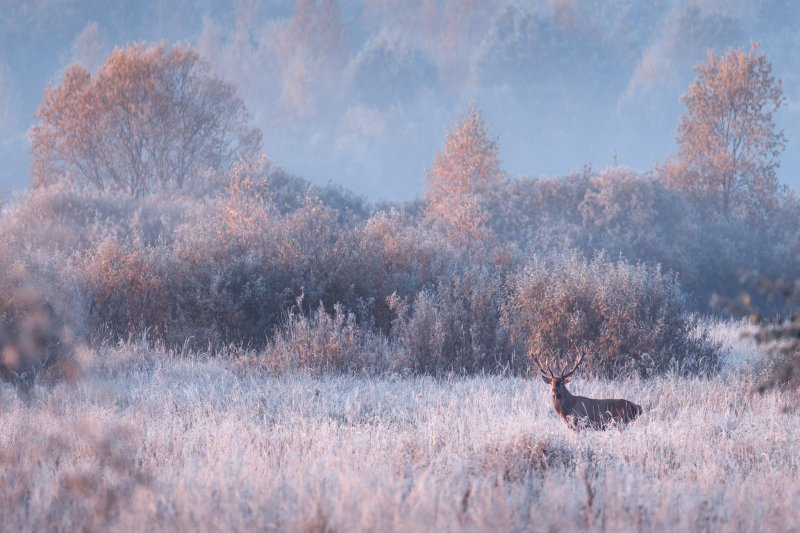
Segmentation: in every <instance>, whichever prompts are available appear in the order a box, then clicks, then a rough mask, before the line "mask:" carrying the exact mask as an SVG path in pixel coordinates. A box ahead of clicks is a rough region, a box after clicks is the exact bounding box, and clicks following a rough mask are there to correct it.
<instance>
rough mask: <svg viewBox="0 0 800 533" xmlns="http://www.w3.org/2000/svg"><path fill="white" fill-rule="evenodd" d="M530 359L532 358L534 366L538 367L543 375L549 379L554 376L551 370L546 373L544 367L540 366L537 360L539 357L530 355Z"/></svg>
mask: <svg viewBox="0 0 800 533" xmlns="http://www.w3.org/2000/svg"><path fill="white" fill-rule="evenodd" d="M531 359H533V362H534V363H536V366H538V367H539V372H541V373H542V375H543V376H544V377H546V378H550V379H553V378H554V376H553V372H550V374H549V375H548V373H547V372H546V371H545V369H544V367H543V366H542V363H540V362H539V358H538V357H532V358H531ZM549 370H550V369H548V371H549Z"/></svg>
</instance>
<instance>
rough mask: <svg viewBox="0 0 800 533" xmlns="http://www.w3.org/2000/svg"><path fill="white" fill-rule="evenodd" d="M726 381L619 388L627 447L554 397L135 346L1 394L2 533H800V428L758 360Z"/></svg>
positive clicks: (590, 384) (739, 345) (736, 345)
mask: <svg viewBox="0 0 800 533" xmlns="http://www.w3.org/2000/svg"><path fill="white" fill-rule="evenodd" d="M741 329H742V327H741V326H737V325H725V324H722V325H718V326H716V327H715V328H714V330H713V333H714V335H715V336H716V338H717V339H718V340H720V341H722V342H724V343H726V344H727V345H728V355H727V356H726V357H727V359H726V362H725V365H724V367H723V370H722V372H721V373H720V374H718V375H716V376H713V377H711V378H707V379H706V378H691V379H686V378H683V377H679V376H675V375H666V376H661V377H657V378H653V379H646V380H638V379H633V380H627V381H604V380H596V379H587V378H585V377H584V376H581V375H580V373H579V374H577V375H576V379H575V380H574V382H573V384H572V385H571V390H572V392H573V393H576V394H581V395H586V396H593V397H624V398H628V399H630V400H633V401H635V402H636V403H638V404H640V405H642V406H643V407H644V410H645V412H644V414H643V415H642V417H641V418H639V419H638V420H636V421H635V422H634V423H633V424H631V425H630V426H629V427H628V428H626V429H624V430H617V429H614V430H610V431H606V432H595V431H585V432H581V433H576V432H573V431H571V430H569V429H567V427H566V425H565V424H564V423H563V421H562V420H561V419H559V418H558V417H557V416H556V414H555V413H554V412H553V409H552V407H551V405H550V403H549V400H548V397H547V388H546V386H545V385H544V384H543V383H541V381H540V380H538V379H522V378H513V377H497V376H486V377H481V376H479V377H467V378H462V377H452V378H447V379H433V378H428V377H404V376H391V375H388V376H381V377H371V376H314V375H310V374H303V373H292V374H288V375H278V376H276V375H269V374H265V373H264V372H263V371H259V370H253V369H252V367H251V366H247V365H243V364H242V363H241V360H238V359H236V358H233V357H215V358H209V357H205V356H203V355H189V356H187V355H176V354H171V353H168V352H164V351H161V350H155V349H152V348H147V347H146V346H145V345H144V344H141V343H140V344H136V343H133V344H126V345H121V346H114V347H106V348H103V349H97V350H93V351H91V352H89V353H87V354H86V359H87V361H86V363H85V371H84V374H83V376H82V378H81V379H79V380H78V381H77V382H76V383H73V384H69V383H60V384H56V385H37V386H36V387H35V388H34V390H33V393H32V396H31V398H30V399H29V400H27V401H23V400H21V399H20V398H19V397H18V396H17V394H16V393H15V391H14V390H13V388H11V387H10V386H8V385H2V386H0V524H2V526H0V529H3V530H7V531H44V530H62V531H75V530H81V529H90V530H94V529H113V530H115V531H125V530H182V531H188V530H201V531H202V530H227V531H246V530H260V531H264V530H272V529H275V530H286V531H367V530H369V531H431V530H438V531H452V530H467V531H470V530H472V531H485V530H491V531H519V530H543V531H571V530H579V529H588V530H605V531H629V530H643V531H697V530H713V531H717V530H721V531H792V530H798V529H800V447H798V445H797V443H798V441H800V415H798V412H797V411H796V410H795V409H793V398H791V397H790V396H789V394H790V393H786V392H781V391H772V392H769V393H767V394H765V395H763V396H761V395H758V394H752V393H751V388H752V387H753V384H754V383H755V382H756V381H757V380H758V371H759V370H758V369H759V368H760V367H761V363H760V360H759V359H760V357H761V356H760V355H759V354H758V353H757V350H756V348H755V346H754V345H751V344H749V343H747V342H745V341H741V340H739V339H738V335H739V334H740V331H741Z"/></svg>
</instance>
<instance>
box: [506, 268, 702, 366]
mask: <svg viewBox="0 0 800 533" xmlns="http://www.w3.org/2000/svg"><path fill="white" fill-rule="evenodd" d="M510 292H511V294H510V297H509V300H508V302H507V303H506V306H505V308H504V310H503V318H504V324H505V326H506V327H507V328H508V330H509V333H510V335H511V337H512V339H513V341H514V345H515V346H516V348H517V350H519V351H523V350H525V349H527V350H528V351H529V353H530V354H531V355H532V356H534V357H541V358H546V357H561V358H566V357H570V356H574V355H575V353H574V352H575V351H576V350H583V351H585V352H586V353H587V356H586V362H585V363H584V365H583V366H582V369H584V370H586V371H588V372H591V373H595V374H602V375H616V374H627V373H631V372H639V373H643V374H649V373H653V372H663V371H666V370H668V369H670V368H678V369H683V370H687V371H689V370H699V369H711V368H714V367H715V366H716V364H717V349H716V347H715V346H714V345H713V344H712V343H711V342H710V341H709V340H708V337H707V335H706V334H705V333H702V332H701V333H700V334H698V333H697V331H698V329H697V323H696V319H694V318H693V317H692V316H690V315H689V314H688V313H687V312H686V310H685V304H684V295H683V293H682V292H681V290H680V287H679V285H678V283H677V281H676V279H675V276H674V275H671V274H664V273H662V272H661V270H660V269H659V268H657V267H648V266H644V265H641V264H639V265H630V264H627V263H625V262H622V261H617V262H614V261H610V260H608V259H607V258H606V257H605V256H604V255H599V256H597V257H596V258H595V259H593V260H591V261H585V260H583V259H581V258H579V257H578V256H577V255H575V254H557V255H552V256H545V257H542V256H533V257H532V258H531V259H530V261H529V262H528V264H527V265H526V266H525V268H524V269H523V270H522V271H521V272H519V273H517V274H516V275H515V276H514V277H513V279H512V281H511V283H510ZM643 354H647V355H643ZM561 362H562V363H563V364H566V361H561ZM554 370H555V369H554Z"/></svg>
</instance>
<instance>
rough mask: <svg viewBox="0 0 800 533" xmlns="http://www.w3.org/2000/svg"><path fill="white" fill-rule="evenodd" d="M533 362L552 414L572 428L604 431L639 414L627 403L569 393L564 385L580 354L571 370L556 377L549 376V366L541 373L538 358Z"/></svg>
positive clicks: (632, 404)
mask: <svg viewBox="0 0 800 533" xmlns="http://www.w3.org/2000/svg"><path fill="white" fill-rule="evenodd" d="M533 360H534V362H535V363H536V365H537V366H538V367H539V370H540V371H541V373H542V379H544V382H545V383H547V384H548V385H550V398H551V399H552V400H553V407H554V408H555V410H556V413H558V414H559V416H560V417H561V418H563V419H564V421H565V422H566V423H567V425H568V426H569V427H570V428H572V429H575V430H578V429H581V428H584V427H588V428H592V429H607V428H609V427H610V426H612V425H617V426H620V425H625V424H627V423H628V422H631V421H632V420H633V419H634V418H636V417H637V416H639V415H640V414H642V408H641V406H639V405H636V404H635V403H633V402H629V401H628V400H595V399H593V398H584V397H583V396H573V395H572V394H570V392H569V391H568V390H567V385H566V384H567V383H569V382H570V379H571V377H572V374H574V373H575V371H576V370H578V367H579V366H580V364H581V363H582V362H583V355H581V356H580V358H579V359H578V362H577V364H576V365H575V367H574V368H573V369H572V370H571V371H569V372H567V371H566V370H567V368H568V367H565V368H564V369H563V370H562V371H561V375H560V376H556V375H555V374H553V371H552V370H550V368H549V366H548V368H547V370H545V369H544V367H542V364H541V363H540V362H539V359H538V358H535V357H534V358H533Z"/></svg>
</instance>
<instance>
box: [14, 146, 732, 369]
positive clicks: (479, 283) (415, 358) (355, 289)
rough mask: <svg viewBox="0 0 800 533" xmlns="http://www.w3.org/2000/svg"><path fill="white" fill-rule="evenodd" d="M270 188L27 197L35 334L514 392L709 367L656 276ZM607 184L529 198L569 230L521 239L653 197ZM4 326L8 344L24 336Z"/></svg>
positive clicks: (20, 244)
mask: <svg viewBox="0 0 800 533" xmlns="http://www.w3.org/2000/svg"><path fill="white" fill-rule="evenodd" d="M276 172H277V171H271V170H269V168H268V166H266V162H263V161H262V162H260V163H258V164H247V165H242V166H239V167H237V168H236V169H234V171H232V172H231V174H230V176H229V177H230V183H229V185H228V187H227V188H226V189H225V190H224V191H218V193H217V194H215V195H214V196H208V197H201V198H197V197H191V196H174V197H170V196H167V195H149V196H145V197H143V198H130V197H125V196H119V197H116V196H114V195H110V194H107V193H102V192H97V191H78V190H74V189H70V188H67V187H65V186H61V185H58V186H54V187H46V188H40V189H37V190H35V191H32V192H31V193H29V195H28V196H26V197H22V198H20V199H18V201H17V202H16V203H15V204H12V205H11V206H9V207H8V208H6V210H5V212H4V214H3V217H2V220H0V225H2V227H3V230H4V232H3V239H2V243H4V246H6V247H7V249H8V252H7V254H6V256H7V257H16V261H17V262H20V263H22V262H24V263H25V264H26V265H27V266H28V267H29V271H30V275H31V276H32V278H31V279H32V280H33V283H34V285H35V286H36V287H37V290H38V289H39V288H40V287H44V286H47V287H51V288H52V290H51V291H49V292H48V294H49V295H50V296H48V298H47V299H46V301H48V302H50V303H51V306H52V310H51V311H47V312H48V313H51V314H50V315H48V316H50V318H49V319H48V320H50V321H51V322H52V323H53V324H58V325H57V326H55V327H56V328H61V326H62V324H63V318H61V317H63V316H69V315H70V314H71V315H73V316H75V317H79V318H80V324H81V332H82V333H83V334H85V337H86V338H87V339H89V340H91V341H93V342H101V341H104V340H107V339H112V340H121V339H123V340H124V339H130V338H140V337H145V336H146V337H147V338H148V339H151V340H153V341H157V342H163V343H164V344H165V345H167V346H180V347H187V348H190V349H191V348H202V349H207V348H208V347H211V349H212V350H215V349H219V348H222V347H225V346H230V345H231V344H233V345H238V346H247V347H249V348H250V349H252V350H253V351H254V353H257V354H259V355H258V357H259V358H260V359H261V362H259V363H258V364H257V366H263V367H268V368H272V369H276V370H277V369H280V368H309V369H313V370H315V371H319V372H350V371H354V370H359V369H362V370H368V371H381V370H382V369H387V368H391V369H393V370H399V371H408V372H413V373H422V374H443V373H449V372H455V373H476V372H511V373H515V374H521V373H525V372H527V371H528V370H529V367H530V360H529V358H528V354H529V353H532V354H534V355H540V356H545V355H550V354H557V355H562V356H566V355H567V354H568V352H569V350H572V349H574V348H580V349H582V350H585V351H586V352H587V354H590V355H589V357H588V359H587V361H586V365H585V368H586V369H587V370H589V371H590V372H593V373H597V374H603V375H617V374H624V373H631V372H639V373H643V374H646V373H652V372H661V371H664V370H666V369H668V368H673V367H678V368H683V369H687V370H697V369H701V368H704V369H711V368H714V366H715V364H716V357H717V356H716V349H715V347H714V346H712V345H711V343H710V342H709V341H708V340H707V338H705V337H704V336H703V335H702V333H700V334H698V333H697V332H698V328H697V324H696V321H695V320H694V319H693V318H692V317H691V315H689V314H688V312H687V308H688V307H689V305H688V303H687V298H686V295H685V294H684V293H683V292H682V290H681V287H680V285H679V284H678V281H677V276H676V275H674V274H672V273H664V272H662V271H661V270H660V269H659V268H658V267H657V266H651V265H649V264H647V263H639V264H635V265H634V264H630V263H627V262H625V261H623V260H622V259H620V260H617V261H611V260H609V259H607V258H606V256H605V255H602V254H600V255H598V256H597V257H596V258H595V259H592V260H588V261H587V260H585V259H583V255H581V253H582V252H581V251H577V250H575V251H568V252H548V251H544V252H542V253H539V254H537V255H529V254H530V252H529V251H526V250H525V247H524V246H521V245H519V243H514V242H509V240H507V239H505V238H504V237H503V231H504V230H503V229H502V228H501V227H499V226H498V227H497V228H495V230H494V231H493V232H488V233H487V234H486V235H485V236H484V237H483V238H482V239H480V240H477V241H476V242H472V243H470V246H468V247H459V246H457V245H455V244H454V243H451V242H450V241H449V240H448V237H447V235H446V234H445V233H442V232H440V231H439V230H437V228H435V227H432V226H430V225H427V224H426V222H425V221H424V220H422V219H421V218H420V217H419V216H418V213H417V212H416V211H415V210H414V209H410V210H403V209H395V208H391V207H387V208H386V209H384V210H380V211H374V212H372V213H371V214H368V215H367V214H366V213H365V212H364V206H363V205H362V204H361V203H359V201H357V199H354V198H352V197H348V196H347V195H339V196H336V194H334V193H330V191H329V194H328V196H327V198H328V199H327V200H323V199H322V198H321V197H320V192H319V190H316V189H314V188H307V187H306V188H305V189H303V188H302V187H301V186H300V185H302V184H300V183H298V182H296V181H293V180H291V179H289V178H287V177H286V176H283V175H281V174H279V173H276ZM281 176H283V177H281ZM609 179H610V178H608V179H606V180H604V181H600V182H598V184H597V187H600V189H598V190H600V191H601V192H598V193H597V194H596V195H595V196H596V197H595V196H591V195H590V198H593V200H592V201H593V202H594V203H593V204H592V205H593V206H594V208H593V209H589V208H588V207H587V205H588V204H587V203H586V201H587V200H586V198H584V196H585V195H581V194H579V193H580V191H581V190H583V189H582V188H583V187H588V186H590V185H591V184H592V183H594V182H593V181H592V180H591V179H590V178H589V177H587V176H578V177H575V178H574V179H572V180H569V181H568V182H567V183H565V184H562V185H563V186H556V184H555V182H553V183H550V184H549V185H548V186H544V185H541V186H539V190H538V194H539V196H541V197H542V198H545V197H547V198H551V197H552V198H555V197H558V196H563V195H566V196H568V198H562V200H563V202H562V203H563V204H564V205H565V206H566V207H565V209H567V210H569V209H573V208H574V209H576V210H577V211H575V213H573V214H576V213H577V217H573V215H570V214H569V213H557V212H555V211H553V212H549V214H548V213H539V214H537V215H536V216H534V217H533V218H532V219H531V220H529V222H530V223H531V224H543V225H542V226H541V227H539V228H538V229H537V230H536V232H535V233H536V235H540V236H541V235H543V233H542V232H545V231H547V230H549V229H552V228H553V226H548V224H550V223H555V222H553V221H556V220H560V222H558V224H563V227H573V226H575V227H578V226H580V225H582V224H584V222H585V221H582V219H581V218H580V206H581V205H583V206H584V208H583V211H584V212H585V213H584V214H586V213H593V214H592V215H591V216H592V217H593V218H597V217H599V216H600V215H598V214H597V213H601V214H602V216H603V217H606V218H608V219H609V220H617V221H618V220H620V219H619V216H621V215H620V214H618V213H611V212H610V211H609V209H610V207H609V206H611V205H612V204H613V202H612V201H611V199H610V197H613V196H615V195H619V194H622V193H616V192H613V191H616V190H617V189H621V190H623V191H629V190H631V189H632V190H635V191H640V192H637V193H636V194H637V195H640V196H644V197H647V198H649V197H650V196H652V197H653V198H656V199H658V198H661V196H660V195H661V194H662V192H663V191H661V192H659V191H658V190H656V191H655V192H653V191H652V190H651V189H653V188H655V187H656V186H655V185H653V184H651V183H647V184H642V183H638V182H636V179H635V178H633V177H628V178H626V179H627V180H628V181H625V182H621V183H620V184H617V185H615V186H614V187H612V186H610V185H608V186H607V184H606V182H607V181H609ZM281 180H283V181H281ZM281 183H283V185H281V187H279V188H278V189H277V190H273V189H274V188H275V187H278V185H276V184H281ZM604 187H605V188H604ZM615 187H616V188H615ZM602 191H606V192H602ZM608 191H611V192H608ZM641 191H644V192H641ZM648 191H649V192H648ZM301 192H302V196H300V194H301ZM651 193H652V194H651ZM337 194H338V193H337ZM593 194H594V193H593ZM609 195H610V197H609ZM648 195H649V196H648ZM637 197H638V196H637ZM493 199H494V201H498V200H497V198H495V197H493ZM276 202H279V203H276ZM582 202H583V203H582ZM659 202H661V200H659ZM629 203H631V205H638V204H637V202H636V201H634V200H630V202H629ZM656 203H658V202H656ZM663 203H664V202H661V204H663ZM661 204H659V205H661ZM510 205H511V206H512V207H513V206H514V205H516V204H514V203H513V202H512V203H511V204H510ZM645 212H646V213H650V211H647V210H645ZM507 214H508V216H512V215H513V212H510V213H507ZM504 216H505V215H504ZM559 216H561V217H562V218H558V217H559ZM586 216H588V215H586ZM638 216H639V215H636V217H638ZM642 216H645V215H642ZM537 217H538V218H537ZM609 217H610V218H609ZM636 217H635V218H636ZM648 217H649V218H648ZM601 218H602V217H601ZM34 220H41V221H43V222H42V224H40V225H39V226H36V225H35V224H32V221H34ZM497 220H499V218H497ZM497 220H495V222H496V221H497ZM604 220H605V219H604ZM625 220H627V219H625ZM637 220H638V219H637ZM643 220H653V217H652V216H650V215H647V216H645V218H644V219H643ZM548 221H549V222H548ZM625 223H626V224H627V222H625ZM609 224H611V223H609ZM614 224H616V226H615V227H621V225H622V223H621V222H620V223H614ZM607 225H608V224H607ZM559 227H561V226H559ZM37 228H38V229H37ZM56 228H58V231H56ZM609 228H610V226H609ZM609 228H606V229H609ZM509 231H510V230H509ZM609 231H610V229H609ZM610 234H613V232H611V233H610ZM575 235H577V233H576V234H575ZM557 236H558V235H557V234H556V235H553V236H551V237H550V239H555V238H556V237H557ZM48 239H52V242H51V241H50V240H48ZM27 241H29V242H31V243H32V244H30V245H27V246H26V245H25V243H26V242H27ZM569 247H570V246H568V248H569ZM7 294H12V292H8V293H7ZM301 295H302V296H303V298H302V299H301V300H300V303H299V304H298V303H297V298H298V296H301ZM67 302H69V303H67ZM61 310H68V313H62V312H61ZM287 310H291V311H290V312H287ZM8 316H9V317H11V316H12V315H8ZM14 320H17V319H14ZM6 324H7V327H6V329H7V330H8V331H11V330H14V331H17V330H19V328H20V327H21V326H19V325H18V324H22V322H20V321H19V320H18V321H17V322H13V323H12V322H11V318H8V319H7V320H6ZM70 324H72V322H70ZM59 331H60V330H59ZM9 335H12V334H10V333H9V334H7V335H6V336H9ZM55 339H56V337H53V339H52V342H57V341H56V340H55ZM47 342H48V343H51V341H50V340H48V341H47ZM295 343H296V344H297V346H296V347H293V346H292V345H293V344H295ZM51 344H52V343H51ZM643 353H647V354H648V356H647V357H643V356H642V354H643Z"/></svg>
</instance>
